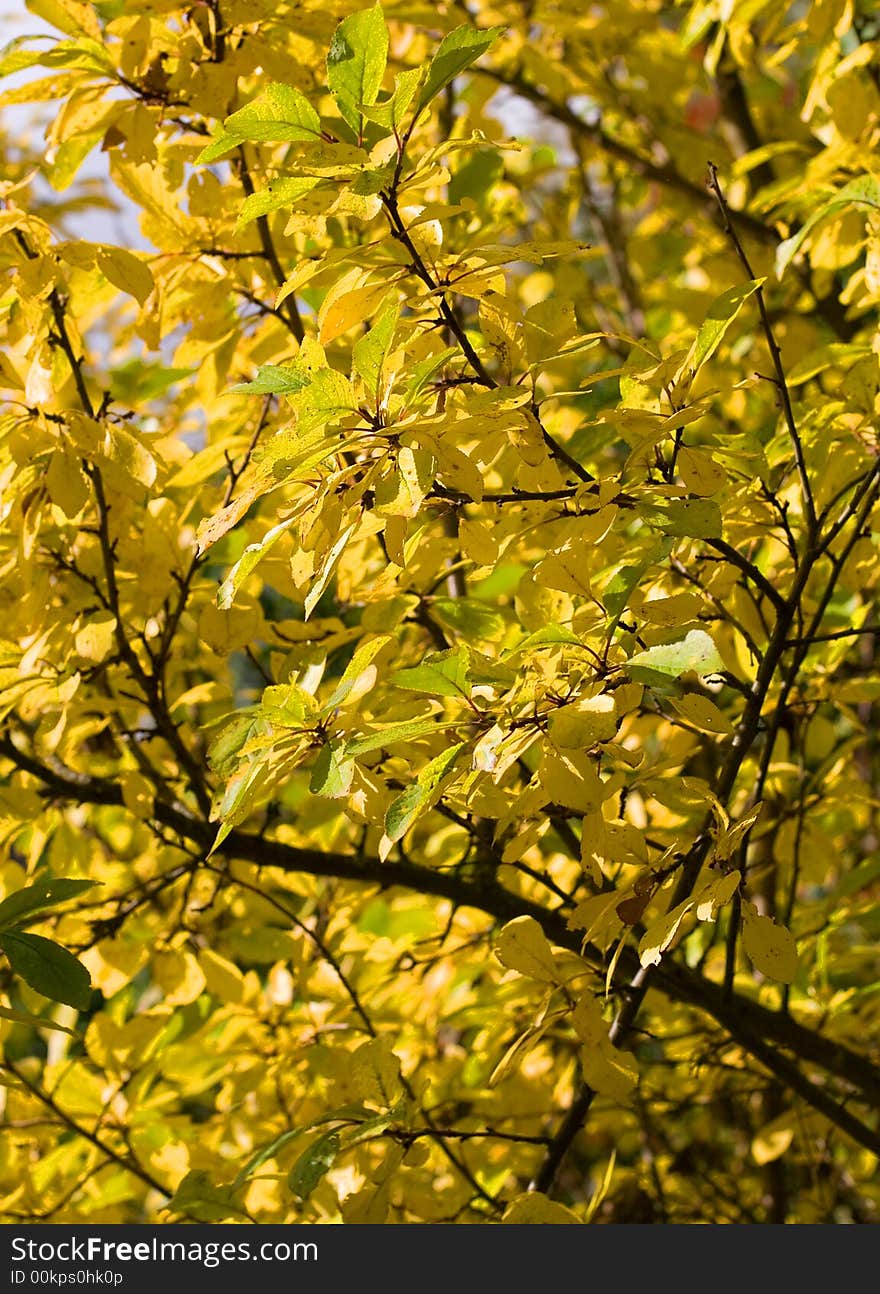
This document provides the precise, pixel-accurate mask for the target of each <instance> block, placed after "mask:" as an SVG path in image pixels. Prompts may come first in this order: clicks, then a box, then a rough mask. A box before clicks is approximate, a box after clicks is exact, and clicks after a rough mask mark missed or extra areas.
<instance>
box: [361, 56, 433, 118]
mask: <svg viewBox="0 0 880 1294" xmlns="http://www.w3.org/2000/svg"><path fill="white" fill-rule="evenodd" d="M424 74H425V69H424V67H408V68H406V70H405V71H403V72H398V74H397V76H396V77H395V78H394V93H393V94H392V95H391V96H390V97H389V98H388V99H385V100H383V102H382V103H374V104H371V105H369V106H364V110H363V115H364V116H365V117H366V118H367V120H368V121H375V122H376V124H377V125H378V126H384V127H385V128H386V130H396V131H397V133H398V134H400V133H401V127H402V125H403V119H404V117H405V116H406V112H407V109H408V108H409V105H410V104H411V103H412V101H413V99H414V98H415V94H416V90H418V88H419V84H420V82H421V80H422V77H423V76H424Z"/></svg>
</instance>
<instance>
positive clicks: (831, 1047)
mask: <svg viewBox="0 0 880 1294" xmlns="http://www.w3.org/2000/svg"><path fill="white" fill-rule="evenodd" d="M0 755H2V756H4V757H5V758H6V759H8V760H9V761H10V762H11V763H12V764H14V765H15V766H16V767H17V768H19V769H21V770H22V771H23V772H27V773H29V774H31V775H32V776H33V777H35V778H37V780H38V781H40V782H41V783H42V784H43V786H44V787H45V789H46V791H47V792H48V793H49V794H51V795H52V796H53V797H55V798H57V799H58V800H60V801H70V802H73V803H86V804H108V805H121V804H122V802H123V801H122V792H121V790H120V788H119V787H118V786H116V785H115V784H114V783H112V782H109V781H105V780H103V779H100V778H92V777H88V776H85V775H83V774H80V773H74V772H73V771H72V770H71V771H68V772H67V773H66V774H65V775H63V776H62V775H61V774H60V773H59V772H57V771H55V770H53V769H50V768H48V767H46V765H45V764H43V763H41V762H40V761H39V760H37V759H34V758H33V757H32V756H30V755H28V754H26V753H25V752H23V751H20V750H19V749H18V747H17V746H15V745H14V744H13V742H12V740H11V739H10V738H9V737H8V736H4V737H2V738H0ZM154 813H155V817H156V819H157V821H159V822H160V823H161V824H162V825H164V826H166V827H169V828H170V829H171V830H173V831H175V832H176V833H177V834H178V835H180V836H182V837H183V838H184V839H188V840H191V841H193V842H194V843H196V844H197V845H198V846H199V847H200V848H204V849H209V848H210V847H211V844H212V843H213V838H214V835H215V829H214V827H213V826H212V825H211V824H210V823H208V822H203V821H200V820H199V819H197V818H194V817H192V816H191V815H190V814H189V813H187V812H185V811H184V810H183V809H181V808H180V807H178V806H175V805H170V804H165V803H160V802H158V801H157V802H156V805H155V810H154ZM216 856H217V857H225V858H230V859H239V860H240V861H242V862H251V863H255V864H256V865H257V866H265V867H278V868H279V869H280V870H282V871H284V872H289V873H304V874H306V875H310V876H323V877H336V878H338V879H340V880H348V881H355V882H359V883H361V884H366V885H378V886H380V887H381V888H383V889H390V888H392V887H393V886H400V887H402V888H404V889H409V890H412V891H414V892H416V893H421V894H430V895H433V896H434V897H437V898H445V899H449V900H450V901H451V902H452V903H454V904H456V905H457V906H459V907H472V908H474V909H476V910H478V911H482V912H485V913H487V914H488V915H489V916H491V917H493V918H494V919H495V920H496V921H499V922H505V921H510V920H512V919H513V918H514V917H518V916H523V915H527V916H532V917H534V918H535V920H536V921H538V922H539V924H540V925H541V926H542V928H543V930H544V932H545V934H546V935H547V937H548V938H549V939H550V940H551V941H552V942H553V943H555V944H559V945H560V946H561V947H565V948H568V949H570V950H571V951H573V952H578V953H580V952H583V955H584V956H585V957H586V958H587V960H588V961H590V962H592V963H593V964H594V965H596V966H604V961H605V958H604V955H603V954H602V953H600V952H599V951H598V949H595V948H593V947H592V946H590V945H587V946H586V947H583V945H582V941H581V939H580V936H579V935H578V934H577V932H575V931H572V930H570V929H569V928H568V926H567V925H566V923H565V922H564V920H563V919H562V916H561V914H560V913H559V912H558V911H554V910H552V909H548V908H545V907H542V906H541V905H540V904H538V903H533V902H530V901H529V900H528V899H524V898H521V897H520V896H519V895H516V894H512V893H511V892H510V891H509V890H506V889H504V888H503V887H502V886H501V885H499V884H498V883H497V881H496V880H495V879H494V877H492V876H491V875H490V876H486V877H483V878H479V879H470V878H466V877H464V876H462V875H460V874H457V873H455V872H441V871H435V870H434V869H432V868H429V867H421V866H418V865H416V864H414V863H408V862H404V861H402V860H391V859H389V860H388V861H386V862H385V863H380V862H378V861H377V860H367V859H364V858H358V857H355V856H353V855H350V854H339V853H324V852H322V851H321V850H317V849H308V848H299V847H297V846H293V845H288V844H285V843H283V842H281V841H277V840H269V839H265V838H264V837H261V836H257V835H251V834H249V833H247V832H244V831H240V830H233V831H231V832H230V833H229V835H228V836H227V837H226V839H225V840H224V841H223V842H222V844H221V845H220V847H219V848H218V850H217V852H216ZM619 965H620V968H621V970H622V972H623V973H624V974H629V975H630V976H631V978H635V976H636V974H637V972H638V969H639V961H638V956H637V954H636V952H635V950H634V949H632V948H624V949H623V952H622V954H621V958H620V962H619ZM652 986H653V987H656V988H658V989H659V990H660V991H661V992H663V993H664V994H666V995H667V996H669V997H671V998H673V999H675V1000H676V1001H679V1002H685V1003H687V1004H689V1005H692V1006H695V1007H697V1008H698V1009H700V1010H701V1011H704V1012H705V1013H706V1014H707V1015H709V1016H711V1017H712V1018H713V1019H714V1020H716V1022H717V1023H718V1024H720V1025H721V1026H722V1027H723V1028H724V1029H726V1030H727V1031H728V1032H729V1033H730V1035H731V1036H732V1037H733V1038H734V1039H736V1040H737V1041H741V1042H742V1043H743V1045H744V1046H747V1045H748V1044H747V1043H746V1042H745V1040H744V1036H741V1035H744V1032H745V1030H747V1029H748V1030H750V1031H751V1034H753V1035H754V1036H755V1037H763V1038H766V1039H769V1040H771V1041H774V1042H776V1043H778V1044H779V1045H780V1046H784V1047H786V1048H788V1049H790V1050H791V1051H793V1052H794V1053H795V1054H797V1055H798V1056H800V1057H802V1058H803V1059H806V1060H810V1061H811V1062H813V1063H815V1064H816V1065H819V1066H821V1067H822V1068H823V1069H826V1070H827V1071H828V1072H829V1073H831V1074H834V1075H835V1076H837V1077H839V1078H841V1079H842V1080H844V1081H845V1082H847V1083H849V1084H851V1085H852V1086H853V1087H856V1088H859V1089H861V1091H862V1093H863V1094H864V1096H865V1098H866V1099H867V1100H868V1101H873V1102H875V1103H878V1104H880V1069H878V1068H877V1067H876V1066H875V1065H873V1064H872V1063H871V1061H870V1060H868V1059H867V1058H866V1057H864V1056H860V1055H859V1054H858V1052H854V1051H853V1050H852V1049H851V1048H849V1047H847V1046H846V1045H845V1044H843V1043H839V1042H837V1041H834V1040H831V1039H826V1038H823V1037H822V1035H821V1034H817V1033H815V1032H814V1031H813V1030H810V1029H807V1028H805V1027H804V1026H802V1025H799V1024H798V1023H797V1021H795V1020H794V1019H792V1018H791V1017H789V1016H785V1015H780V1014H779V1013H778V1012H773V1011H770V1010H769V1009H767V1008H766V1007H763V1006H761V1005H760V1004H759V1003H756V1002H753V1001H751V1000H750V999H748V998H744V997H741V996H738V995H734V997H733V999H732V1000H731V1001H725V1000H724V996H723V993H722V990H721V987H720V986H719V985H717V984H713V983H712V982H711V981H709V980H706V979H704V977H703V976H702V975H700V974H698V973H696V972H694V971H692V970H690V969H688V968H687V967H683V966H680V965H678V964H677V963H676V962H675V961H674V960H672V959H670V958H666V959H664V961H663V962H662V963H661V964H660V965H659V966H657V967H655V968H654V975H653V977H652Z"/></svg>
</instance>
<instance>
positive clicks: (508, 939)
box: [495, 917, 558, 984]
mask: <svg viewBox="0 0 880 1294" xmlns="http://www.w3.org/2000/svg"><path fill="white" fill-rule="evenodd" d="M495 955H496V956H497V958H498V960H499V961H500V962H501V964H502V965H503V966H506V967H507V968H508V970H515V971H519V973H520V975H528V976H529V977H530V978H531V979H536V980H542V981H544V982H549V983H551V984H553V983H555V982H556V980H557V979H558V974H557V970H556V962H555V960H554V958H553V950H552V948H551V947H550V944H549V942H548V940H547V936H546V935H545V934H544V931H543V930H542V929H541V927H540V926H539V925H538V923H537V921H536V920H535V918H534V917H516V918H515V919H514V920H513V921H508V923H507V925H506V926H505V927H504V929H503V930H502V931H501V934H500V935H499V936H498V946H497V947H496V949H495Z"/></svg>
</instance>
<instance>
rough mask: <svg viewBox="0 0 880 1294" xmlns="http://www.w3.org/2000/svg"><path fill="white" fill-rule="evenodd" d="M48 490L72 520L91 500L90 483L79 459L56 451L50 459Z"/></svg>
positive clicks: (61, 450) (47, 474)
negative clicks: (89, 499)
mask: <svg viewBox="0 0 880 1294" xmlns="http://www.w3.org/2000/svg"><path fill="white" fill-rule="evenodd" d="M46 489H47V490H48V491H49V498H50V499H51V500H52V502H53V503H54V504H56V505H57V507H59V508H60V509H61V511H62V512H63V513H64V515H65V516H66V517H69V518H71V519H72V518H73V517H75V516H77V515H78V514H79V513H80V512H82V510H83V508H84V507H85V505H86V503H87V502H88V498H89V483H88V481H87V480H86V474H85V472H84V471H83V469H82V464H81V463H80V461H79V459H78V458H75V457H74V456H73V454H68V453H66V452H65V451H64V450H63V449H56V450H55V452H54V453H53V454H52V457H51V458H50V459H49V470H48V471H47V473H46Z"/></svg>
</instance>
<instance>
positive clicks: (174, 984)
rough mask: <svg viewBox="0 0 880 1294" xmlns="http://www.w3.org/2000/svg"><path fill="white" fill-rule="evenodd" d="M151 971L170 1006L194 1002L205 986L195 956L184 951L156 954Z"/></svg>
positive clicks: (201, 971) (202, 973)
mask: <svg viewBox="0 0 880 1294" xmlns="http://www.w3.org/2000/svg"><path fill="white" fill-rule="evenodd" d="M152 970H153V979H154V981H155V982H156V983H157V984H158V985H159V986H160V988H161V989H162V993H163V999H164V1001H166V1002H167V1003H168V1004H169V1005H170V1006H185V1005H186V1003H187V1002H195V1000H196V998H197V997H198V996H199V995H200V994H201V992H202V990H203V989H204V987H205V984H206V979H205V974H204V971H203V970H202V968H201V966H200V965H199V963H198V961H197V960H196V958H195V956H194V955H193V954H192V953H191V952H188V951H186V950H184V949H182V950H179V951H169V952H164V953H159V954H157V956H156V957H155V958H154V959H153V966H152Z"/></svg>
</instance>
